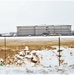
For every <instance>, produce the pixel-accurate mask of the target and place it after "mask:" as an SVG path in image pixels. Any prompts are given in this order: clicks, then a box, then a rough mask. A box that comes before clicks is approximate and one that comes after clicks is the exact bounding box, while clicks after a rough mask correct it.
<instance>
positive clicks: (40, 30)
mask: <svg viewBox="0 0 74 75" xmlns="http://www.w3.org/2000/svg"><path fill="white" fill-rule="evenodd" d="M44 33H47V30H46V26H36V27H35V35H43V34H44Z"/></svg>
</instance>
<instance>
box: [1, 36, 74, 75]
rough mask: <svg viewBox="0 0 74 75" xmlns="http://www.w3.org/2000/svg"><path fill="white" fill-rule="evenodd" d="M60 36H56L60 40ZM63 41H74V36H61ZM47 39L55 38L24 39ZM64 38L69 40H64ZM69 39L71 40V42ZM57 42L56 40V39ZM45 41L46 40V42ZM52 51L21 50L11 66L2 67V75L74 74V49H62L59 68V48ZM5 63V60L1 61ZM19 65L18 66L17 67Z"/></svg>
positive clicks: (64, 47)
mask: <svg viewBox="0 0 74 75" xmlns="http://www.w3.org/2000/svg"><path fill="white" fill-rule="evenodd" d="M58 37H59V36H55V38H57V40H58ZM60 37H61V38H62V39H61V41H70V40H71V41H74V37H73V36H66V37H65V36H60ZM6 38H7V39H22V37H15V38H14V37H6ZM44 38H45V39H46V38H47V41H48V39H50V38H51V39H53V38H54V36H51V37H48V36H42V37H23V39H26V40H31V39H32V40H33V39H34V40H37V41H40V40H43V39H44ZM63 38H68V39H65V40H63ZM69 38H71V39H70V40H69ZM39 39H40V40H39ZM51 39H50V40H51ZM54 40H55V39H54ZM44 41H45V40H44ZM53 48H54V50H52V49H50V50H49V49H44V50H32V51H29V49H28V47H25V50H26V51H25V50H23V49H22V50H20V52H19V53H17V54H15V55H14V61H13V60H11V59H10V60H11V62H10V64H6V66H0V74H6V75H11V74H14V75H17V74H23V75H24V74H52V75H53V74H64V75H70V74H74V48H69V47H67V46H61V47H60V50H61V52H60V54H61V57H60V59H61V61H60V66H59V57H58V55H59V52H58V50H59V47H58V46H53ZM0 60H1V61H3V59H0ZM16 65H17V66H16Z"/></svg>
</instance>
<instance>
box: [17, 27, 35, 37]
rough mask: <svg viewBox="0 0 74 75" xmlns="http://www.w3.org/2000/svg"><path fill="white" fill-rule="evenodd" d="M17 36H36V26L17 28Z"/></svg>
mask: <svg viewBox="0 0 74 75" xmlns="http://www.w3.org/2000/svg"><path fill="white" fill-rule="evenodd" d="M17 35H19V36H26V35H34V26H25V27H24V26H18V27H17Z"/></svg>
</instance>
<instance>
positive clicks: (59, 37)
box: [59, 37, 60, 66]
mask: <svg viewBox="0 0 74 75" xmlns="http://www.w3.org/2000/svg"><path fill="white" fill-rule="evenodd" d="M59 66H60V37H59Z"/></svg>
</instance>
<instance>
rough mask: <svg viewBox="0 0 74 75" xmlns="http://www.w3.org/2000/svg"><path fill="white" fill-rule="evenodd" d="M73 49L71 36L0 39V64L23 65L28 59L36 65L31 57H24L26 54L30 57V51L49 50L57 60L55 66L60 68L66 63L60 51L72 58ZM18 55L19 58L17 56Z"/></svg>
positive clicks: (73, 39)
mask: <svg viewBox="0 0 74 75" xmlns="http://www.w3.org/2000/svg"><path fill="white" fill-rule="evenodd" d="M69 49H70V50H71V51H70V50H69ZM73 49H74V37H73V36H66V37H65V36H49V37H48V36H42V37H39V36H38V37H33V36H30V37H0V62H1V63H2V65H18V64H19V65H22V63H24V64H25V62H24V60H25V59H29V60H30V61H31V62H32V63H35V64H36V63H37V62H36V61H33V60H31V59H33V57H31V58H29V57H28V58H27V57H25V56H26V53H27V55H30V53H31V52H32V51H42V50H46V51H47V50H49V51H50V50H51V51H53V53H55V54H56V56H57V59H58V63H57V65H59V66H60V65H61V64H67V63H68V62H66V61H65V60H64V59H63V57H64V56H65V55H66V56H67V54H66V53H65V54H62V51H66V50H67V52H69V54H70V56H74V52H73V51H72V50H73ZM56 51H57V52H56ZM63 53H64V52H63ZM18 54H19V55H20V56H18ZM34 56H36V53H34ZM49 56H50V55H49ZM66 56H65V57H66ZM16 57H17V58H16ZM67 57H68V56H67ZM48 58H49V57H48ZM51 58H52V57H51ZM69 58H70V57H69ZM72 59H73V57H72ZM17 60H19V62H17ZM22 60H23V61H22ZM50 61H51V60H50ZM55 61H56V60H55ZM70 62H71V63H73V62H74V61H73V60H72V61H70ZM68 64H70V63H68Z"/></svg>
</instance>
